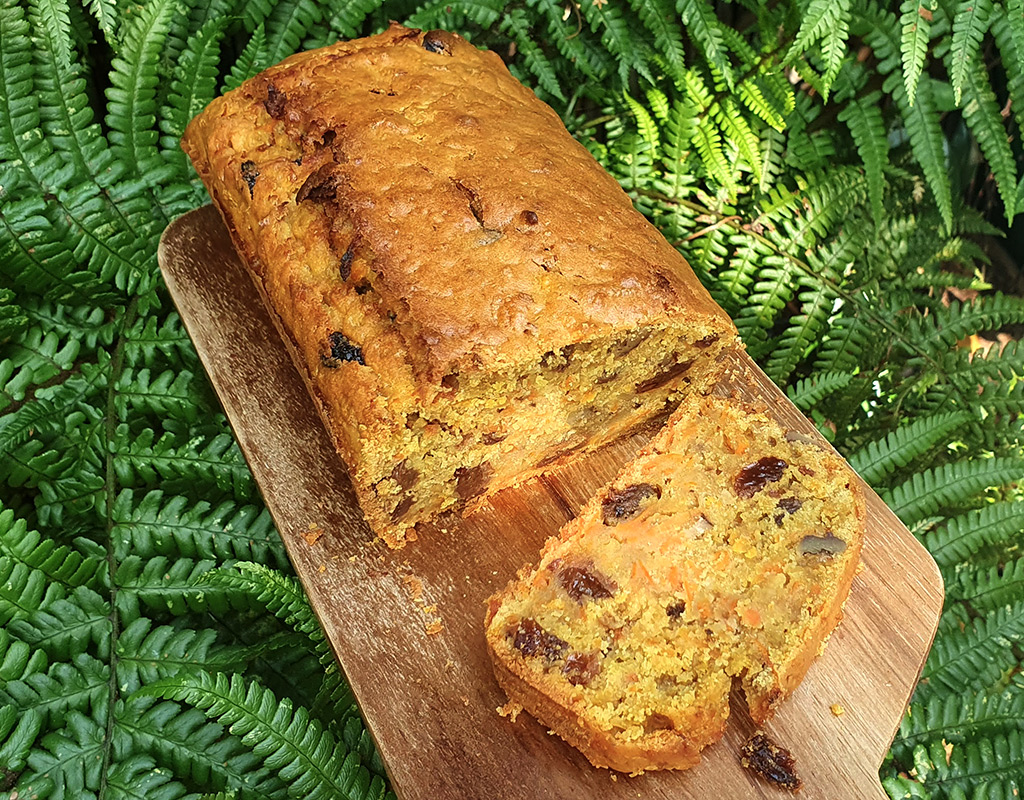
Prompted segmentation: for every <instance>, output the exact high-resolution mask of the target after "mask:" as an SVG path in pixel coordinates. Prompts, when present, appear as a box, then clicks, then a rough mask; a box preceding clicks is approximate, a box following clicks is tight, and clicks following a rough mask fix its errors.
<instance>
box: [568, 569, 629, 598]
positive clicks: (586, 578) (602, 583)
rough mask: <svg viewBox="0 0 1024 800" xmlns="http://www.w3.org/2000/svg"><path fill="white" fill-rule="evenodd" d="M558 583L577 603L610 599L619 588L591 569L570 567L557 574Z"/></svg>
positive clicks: (613, 582) (609, 579) (610, 580)
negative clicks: (585, 600)
mask: <svg viewBox="0 0 1024 800" xmlns="http://www.w3.org/2000/svg"><path fill="white" fill-rule="evenodd" d="M558 582H559V583H560V584H562V588H563V589H565V592H566V594H568V595H569V597H571V598H572V599H573V600H575V601H576V602H577V603H582V602H583V599H584V598H589V599H591V600H604V599H606V598H608V597H611V596H612V594H613V593H614V592H615V590H616V589H618V588H619V587H618V586H616V585H615V581H613V580H612V579H611V578H606V577H605V576H604V575H602V574H601V573H599V572H598V571H597V570H595V569H593V568H592V567H582V566H576V565H570V566H568V567H563V568H562V570H561V571H560V572H559V573H558Z"/></svg>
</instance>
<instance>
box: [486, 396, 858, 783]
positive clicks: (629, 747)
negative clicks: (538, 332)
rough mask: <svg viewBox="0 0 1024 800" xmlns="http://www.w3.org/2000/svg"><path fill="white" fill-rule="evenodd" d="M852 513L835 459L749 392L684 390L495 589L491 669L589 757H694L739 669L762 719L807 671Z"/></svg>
mask: <svg viewBox="0 0 1024 800" xmlns="http://www.w3.org/2000/svg"><path fill="white" fill-rule="evenodd" d="M863 527H864V498H863V494H862V491H861V489H860V485H859V482H858V480H857V478H856V476H855V475H854V473H853V472H852V470H851V469H850V468H849V467H848V466H847V465H846V463H845V462H844V461H843V460H842V459H840V458H839V457H838V456H836V455H834V454H833V453H831V452H825V451H823V450H821V449H819V448H818V447H817V446H816V445H814V444H810V443H808V442H807V441H805V440H803V438H802V437H800V436H799V435H797V434H789V435H787V433H786V431H784V430H783V429H782V428H781V427H780V426H779V425H778V424H776V423H775V422H773V421H771V420H769V419H768V418H767V417H766V416H765V415H764V414H763V413H759V412H758V411H757V410H755V409H753V408H751V407H749V406H746V405H744V404H741V403H736V402H731V401H728V400H723V399H720V398H712V397H705V398H697V397H690V398H688V399H687V400H684V401H683V403H682V405H681V406H680V407H679V409H678V410H677V411H676V412H675V413H674V414H673V416H672V418H671V419H670V421H669V423H668V425H667V426H666V428H665V429H663V430H662V432H661V433H660V434H659V435H658V436H657V437H656V438H655V439H654V440H652V442H651V443H650V444H649V445H648V447H647V448H645V449H644V451H642V452H641V454H640V455H639V456H638V457H637V458H636V459H635V460H634V461H633V462H631V463H630V464H629V465H628V466H627V467H626V468H625V470H624V471H623V472H622V473H621V474H620V475H619V476H618V477H617V478H616V479H615V480H614V481H613V482H612V483H611V484H610V485H609V486H608V487H606V488H605V489H604V490H603V491H602V492H601V493H600V494H599V495H598V496H597V497H596V498H594V499H593V500H591V502H590V503H588V505H587V506H586V507H585V508H584V509H583V511H582V512H581V513H580V515H579V516H578V517H577V518H576V519H575V520H573V521H572V522H571V523H569V524H568V525H567V526H566V527H565V528H564V529H563V531H562V532H561V533H560V534H559V535H558V536H556V537H553V538H552V539H551V540H549V541H548V543H547V544H546V545H545V548H544V551H543V553H542V556H541V560H540V564H539V565H538V567H537V568H536V569H535V570H530V571H524V572H523V573H522V574H521V575H520V576H519V578H518V579H517V580H515V581H513V582H512V583H511V584H510V585H509V587H508V588H507V589H506V590H505V591H504V592H503V593H501V594H499V595H496V596H495V597H493V598H491V600H490V601H489V606H488V613H487V643H488V648H489V650H490V653H491V657H492V659H493V661H494V665H495V672H496V675H497V677H498V680H499V682H500V683H501V685H502V687H503V688H504V689H505V690H506V692H507V693H508V695H509V697H510V698H511V699H512V700H514V701H516V702H518V703H520V704H521V705H522V706H523V707H525V708H526V710H528V711H529V712H530V713H532V714H533V715H534V716H536V717H537V718H538V719H539V720H540V721H541V722H542V723H543V724H545V725H547V726H548V727H550V728H551V729H553V730H554V731H555V732H556V733H558V734H559V735H560V736H561V737H562V738H564V739H565V740H566V741H568V742H570V743H571V744H573V745H574V746H576V747H577V748H579V749H580V750H581V751H582V752H583V753H584V754H585V755H586V756H587V757H588V758H589V759H590V760H591V762H593V763H594V764H595V765H596V766H603V767H611V768H612V769H616V770H621V771H625V772H633V771H637V770H646V769H662V768H685V767H690V766H693V765H694V764H696V763H697V762H698V761H699V754H700V751H701V750H702V749H703V748H704V747H705V746H707V745H708V744H711V743H712V742H715V741H717V740H718V739H719V738H720V737H721V736H722V734H723V732H724V730H725V725H726V719H727V717H728V713H729V692H730V689H731V687H732V684H733V682H734V681H736V682H738V683H739V684H740V685H741V686H742V688H743V690H744V692H745V695H746V701H747V704H748V706H749V709H750V713H751V716H752V717H753V718H754V720H755V722H758V723H760V722H763V721H764V720H765V719H767V718H768V717H769V716H770V715H771V714H772V713H773V711H774V710H775V708H776V707H777V706H778V704H779V703H780V702H781V701H782V699H783V698H784V697H786V696H787V695H789V694H790V693H791V692H792V691H793V690H794V689H795V688H796V687H797V685H798V684H799V683H800V681H801V680H802V679H803V676H804V674H805V673H806V672H807V669H808V668H809V666H810V664H811V662H812V661H813V660H814V658H815V657H816V656H817V654H818V652H819V650H820V649H821V648H822V647H823V645H824V642H825V640H826V638H827V636H828V635H829V633H830V632H831V631H832V629H833V628H834V627H835V625H836V624H837V623H838V621H839V619H840V617H841V615H842V606H843V603H844V602H845V599H846V596H847V594H848V593H849V590H850V585H851V582H852V580H853V577H854V574H855V572H856V569H857V565H858V563H859V555H860V549H861V542H862V538H863Z"/></svg>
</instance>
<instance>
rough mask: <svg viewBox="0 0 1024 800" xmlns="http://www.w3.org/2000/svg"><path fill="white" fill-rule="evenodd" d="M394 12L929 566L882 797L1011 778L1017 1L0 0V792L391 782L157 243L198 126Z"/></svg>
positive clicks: (1017, 769) (319, 787)
mask: <svg viewBox="0 0 1024 800" xmlns="http://www.w3.org/2000/svg"><path fill="white" fill-rule="evenodd" d="M389 19H399V20H406V21H407V22H408V23H409V24H412V25H415V26H417V27H423V28H434V27H444V28H448V29H452V30H457V31H459V32H461V33H463V34H464V35H467V36H469V37H471V38H472V40H473V41H474V42H477V43H479V44H481V45H485V46H489V47H492V48H494V49H496V50H498V51H499V52H500V53H502V54H503V55H504V56H505V57H506V59H507V61H508V63H509V66H510V68H511V69H512V70H513V72H514V73H515V74H516V75H517V76H519V77H520V78H521V79H523V80H524V81H525V82H527V83H528V84H529V85H531V86H533V87H534V88H535V89H536V91H537V92H538V94H539V95H540V96H541V97H542V98H543V99H545V100H546V101H548V102H550V103H551V104H552V105H553V106H554V107H555V108H556V110H558V112H559V113H560V114H561V115H562V117H563V119H564V120H565V123H566V125H567V127H568V128H569V129H570V130H571V131H572V132H573V133H574V134H575V135H576V136H577V137H578V138H579V139H580V141H582V142H584V143H585V144H586V146H587V147H589V148H590V149H591V151H592V152H593V153H594V155H595V156H596V157H597V158H598V159H599V160H600V161H601V162H602V163H603V164H604V165H605V166H606V167H607V168H608V169H609V170H610V171H611V172H612V173H613V174H615V175H616V176H617V177H618V179H619V180H620V181H621V183H622V185H623V186H624V187H625V188H626V189H627V191H629V192H630V194H631V195H632V197H633V198H634V200H635V202H636V204H637V205H638V207H640V208H641V209H642V210H643V211H644V212H645V213H646V214H648V216H649V217H650V218H651V219H653V220H654V221H655V223H656V224H657V225H659V227H660V228H661V229H662V230H663V231H664V232H665V235H666V236H667V237H668V238H669V240H670V241H672V242H674V243H675V244H676V245H677V246H678V247H679V248H680V249H681V250H682V251H683V252H684V254H685V255H686V256H687V257H688V258H689V259H690V261H691V263H692V264H693V265H694V267H695V269H696V270H697V271H698V273H700V275H701V277H702V279H703V280H704V281H705V283H706V284H707V285H708V286H709V287H710V288H711V290H712V291H713V293H714V294H715V296H716V298H717V299H718V300H719V302H721V303H722V305H723V306H724V307H725V308H726V309H727V310H728V311H729V312H730V313H731V314H732V315H733V317H734V318H735V319H736V321H737V324H738V325H739V327H740V328H741V330H742V332H743V335H744V337H745V339H746V341H747V343H748V345H749V348H750V350H751V352H752V353H753V354H754V356H755V357H756V358H757V359H758V360H759V362H760V363H761V364H762V366H763V367H764V368H765V369H766V371H767V372H768V373H769V374H770V375H771V376H772V377H773V378H774V379H775V380H776V381H778V382H779V383H780V384H781V385H785V386H787V387H788V391H789V394H790V396H791V397H792V398H793V400H794V401H795V402H796V403H797V404H798V405H799V406H800V407H801V408H802V409H804V410H805V411H806V412H807V413H808V414H809V415H810V416H811V418H812V419H813V420H814V421H815V422H816V423H817V424H818V426H819V427H820V428H821V430H822V431H823V432H825V433H826V435H827V436H829V438H831V439H832V440H833V441H834V442H835V444H836V446H837V447H838V448H839V449H840V450H841V451H842V452H843V453H844V454H846V455H847V457H848V458H849V459H850V460H851V462H852V463H853V465H854V466H855V467H856V468H857V469H858V470H859V471H860V472H861V474H862V475H864V477H865V478H866V479H867V480H868V481H869V482H870V483H871V484H872V485H874V486H875V487H876V488H877V490H878V491H879V493H880V494H881V495H882V496H883V497H884V498H885V499H886V500H887V502H889V503H890V505H891V506H892V507H893V508H894V509H895V510H896V511H897V513H898V514H899V515H900V516H901V518H902V519H903V520H904V521H905V522H906V523H907V525H908V526H910V528H911V529H912V530H913V531H914V532H915V533H916V535H917V536H919V537H920V539H921V540H922V541H923V542H924V543H925V545H926V546H927V547H928V548H929V549H930V550H931V552H932V553H933V555H934V556H935V558H936V560H937V561H938V563H939V565H940V567H941V568H942V571H943V573H944V576H945V578H946V585H947V591H948V598H947V604H946V609H945V611H944V615H943V618H942V622H941V624H940V629H939V634H938V636H937V639H936V643H935V647H934V649H933V652H932V654H931V656H930V658H929V660H928V664H927V666H926V667H925V671H924V675H923V680H922V682H921V684H920V686H919V687H918V690H917V692H916V694H915V696H914V701H913V703H912V705H911V707H910V710H909V712H908V715H907V717H906V719H905V720H904V723H903V726H902V728H901V730H900V733H899V735H898V736H897V739H896V742H895V743H894V746H893V749H892V752H891V754H890V756H889V757H888V758H887V760H886V762H885V764H884V765H883V767H882V773H881V774H882V778H883V782H884V785H885V786H886V789H887V790H888V792H889V794H890V795H891V796H892V797H894V798H898V797H916V798H936V799H938V798H972V799H973V800H982V798H985V799H991V800H996V799H997V798H1010V797H1016V796H1017V791H1018V786H1019V784H1020V783H1021V781H1022V780H1024V741H1022V728H1024V680H1022V679H1021V677H1020V674H1019V673H1020V666H1021V663H1022V658H1024V650H1022V641H1021V640H1022V636H1024V560H1022V559H1021V554H1020V551H1019V548H1020V543H1021V531H1022V529H1024V504H1022V503H1021V483H1020V482H1021V479H1022V476H1024V454H1022V451H1021V429H1022V426H1021V423H1022V412H1024V383H1022V382H1021V378H1022V376H1024V349H1022V348H1021V347H1020V346H1019V345H1018V344H1017V342H1016V341H1014V340H1013V338H1012V336H1011V335H1010V334H1015V333H1016V334H1019V331H1020V327H1019V326H1020V325H1021V324H1022V323H1024V303H1022V302H1021V301H1020V300H1019V299H1017V298H1014V297H1010V296H1004V295H1002V294H1000V293H999V292H998V291H995V290H993V288H992V286H990V285H989V283H988V282H987V277H988V275H989V274H990V273H989V271H988V270H989V268H988V267H987V266H986V262H987V258H986V253H987V252H993V250H992V242H993V240H994V237H998V236H1000V235H1002V233H1004V232H1005V231H1007V230H1009V231H1010V232H1011V235H1019V226H1018V228H1017V229H1011V228H1010V227H1009V226H1010V224H1011V223H1012V221H1013V220H1014V218H1015V216H1016V213H1017V211H1018V210H1024V181H1021V180H1020V179H1019V175H1020V172H1021V166H1022V153H1021V148H1020V135H1021V128H1022V123H1024V70H1022V69H1021V65H1022V63H1024V0H1005V2H996V1H995V0H922V2H918V1H917V0H903V2H901V3H900V4H899V6H898V7H895V6H893V7H888V6H886V5H883V4H880V3H878V2H875V0H779V1H778V2H770V3H768V2H762V0H737V2H734V3H729V2H719V3H717V4H712V3H710V2H709V0H581V2H580V4H579V5H575V4H572V3H569V2H565V0H511V1H509V0H427V2H426V3H425V4H423V5H420V4H418V3H417V2H408V1H407V0H386V1H385V2H383V3H382V2H381V0H326V2H324V3H322V4H316V3H314V2H312V0H256V2H249V3H242V2H238V0H213V1H212V2H209V3H200V2H192V1H191V0H146V2H142V3H137V2H129V0H87V2H85V1H84V0H83V1H82V2H73V3H70V4H69V3H65V2H58V1H57V0H25V1H23V2H12V0H2V2H0V481H2V484H0V485H2V486H3V492H2V497H3V507H2V509H0V623H2V625H3V628H2V630H0V795H3V796H4V797H9V798H13V797H20V798H25V797H51V798H65V797H66V798H76V800H77V798H90V797H102V798H120V797H137V798H159V799H160V800H164V799H166V800H174V799H175V798H182V797H190V798H191V797H196V796H198V795H201V794H203V793H216V792H227V793H229V795H231V796H235V797H239V798H257V797H269V798H285V797H309V798H333V797H345V798H364V797H374V798H376V797H380V796H382V795H384V794H385V793H386V792H387V787H386V777H385V775H384V771H383V766H382V764H381V763H380V760H379V758H378V757H377V755H376V754H375V752H374V749H373V745H372V742H371V741H370V740H369V738H368V736H367V734H366V732H365V731H364V729H363V727H362V723H361V721H360V719H359V717H358V713H357V709H356V708H355V706H354V704H353V701H352V698H351V696H350V695H349V693H348V691H347V689H346V687H345V684H344V681H343V679H342V678H341V676H339V675H338V673H337V669H336V668H335V667H334V665H333V662H332V661H331V658H330V654H329V650H328V648H327V647H326V645H325V642H324V640H323V636H322V634H321V632H320V630H319V628H318V626H317V624H316V621H315V619H314V618H313V617H312V616H311V614H310V611H309V607H308V605H307V604H306V602H305V599H304V597H303V596H302V592H301V589H300V588H299V586H298V585H297V583H296V582H295V580H294V578H292V577H291V573H290V568H289V566H288V563H287V561H286V559H285V557H284V554H283V551H282V548H281V544H280V542H279V540H278V538H277V535H276V533H275V531H274V529H273V524H272V522H271V520H270V518H269V516H268V514H267V512H266V510H265V509H264V508H263V506H262V504H261V501H260V498H259V494H258V492H257V490H256V487H255V485H254V483H253V480H252V478H251V476H250V474H249V472H248V469H247V468H246V466H245V463H244V461H243V459H242V457H241V454H240V453H239V451H238V448H237V446H236V444H235V442H234V441H233V439H232V437H231V433H230V430H229V428H228V426H227V423H226V420H225V418H224V416H223V414H222V413H221V411H220V409H219V407H218V405H217V402H216V399H215V398H214V397H213V395H212V393H211V391H210V389H209V387H208V385H207V383H206V381H205V378H204V376H203V372H202V368H201V365H200V364H199V363H198V362H197V359H196V355H195V352H194V350H193V348H192V346H191V344H190V342H189V340H188V337H187V335H186V334H185V332H184V330H183V329H182V326H181V323H180V320H179V318H178V316H177V314H176V313H175V312H174V309H173V307H172V306H171V304H170V303H169V301H168V298H167V295H166V292H165V290H164V288H163V287H162V285H161V283H160V278H159V274H158V270H157V267H156V261H155V252H156V247H157V241H158V238H159V235H160V233H161V231H162V230H163V228H164V227H165V225H166V224H167V222H168V221H169V220H171V219H173V218H174V217H175V216H177V215H178V214H180V213H182V212H184V211H186V210H188V209H190V208H193V207H195V206H197V205H199V204H201V203H203V202H205V193H204V191H203V189H202V187H201V186H200V185H199V184H198V182H197V181H196V179H195V176H194V174H193V173H192V172H191V169H190V167H189V165H188V164H187V162H186V159H185V157H184V156H183V155H182V153H181V152H180V151H179V150H178V147H177V142H178V138H179V137H180V135H181V132H182V130H183V129H184V125H185V124H186V122H187V121H188V119H189V118H190V117H191V116H192V115H193V114H194V113H196V112H198V111H199V110H200V109H201V108H202V107H203V106H204V105H205V104H206V103H207V102H208V101H209V99H211V98H212V97H213V96H214V95H215V94H216V93H218V92H220V91H221V90H223V89H227V88H231V87H233V86H236V85H238V84H239V83H240V82H241V81H242V80H243V79H245V78H246V77H248V76H250V75H252V74H254V73H255V72H257V71H258V70H259V69H261V68H263V67H266V66H269V65H270V64H273V63H275V62H277V61H278V60H280V59H281V58H283V57H284V56H286V55H288V54H289V53H291V52H293V51H295V50H298V49H302V48H307V47H313V46H317V45H321V44H324V43H327V42H330V41H334V40H335V39H337V38H339V37H351V36H356V35H361V34H365V33H369V32H372V31H375V30H379V29H381V28H382V27H383V26H384V25H386V23H387V21H388V20H389ZM1015 326H1017V327H1015ZM1000 332H1001V333H1003V334H1004V336H1003V340H1004V341H1003V342H1001V343H997V344H996V345H995V346H992V347H990V348H988V349H985V348H984V347H982V345H984V343H985V342H986V341H997V340H998V336H997V334H999V333H1000ZM894 624H898V620H894ZM223 796H228V795H223Z"/></svg>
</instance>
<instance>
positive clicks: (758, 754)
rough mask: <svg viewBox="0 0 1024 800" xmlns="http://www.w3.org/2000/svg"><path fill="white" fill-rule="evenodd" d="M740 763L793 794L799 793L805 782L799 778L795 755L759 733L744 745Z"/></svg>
mask: <svg viewBox="0 0 1024 800" xmlns="http://www.w3.org/2000/svg"><path fill="white" fill-rule="evenodd" d="M740 752H741V753H742V755H741V758H740V763H741V764H743V766H744V767H746V768H747V769H752V770H753V771H754V772H756V773H757V774H758V775H760V776H761V777H762V778H764V779H765V780H766V781H768V783H770V784H772V785H773V786H778V787H779V788H780V789H788V790H789V791H791V792H796V791H799V789H800V787H801V786H803V782H802V781H801V780H800V778H799V777H797V774H796V762H795V761H794V760H793V754H792V753H790V752H789V751H788V750H786V748H784V747H779V745H777V744H775V742H773V741H772V740H771V739H769V738H768V737H767V736H766V735H765V734H764V733H762V732H760V731H758V732H757V733H755V734H754V735H753V736H751V737H750V738H749V739H747V741H746V743H745V744H744V745H743V749H742V750H741V751H740Z"/></svg>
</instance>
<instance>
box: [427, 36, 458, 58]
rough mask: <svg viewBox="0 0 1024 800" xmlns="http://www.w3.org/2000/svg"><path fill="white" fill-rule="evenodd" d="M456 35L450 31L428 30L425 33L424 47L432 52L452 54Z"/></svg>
mask: <svg viewBox="0 0 1024 800" xmlns="http://www.w3.org/2000/svg"><path fill="white" fill-rule="evenodd" d="M453 40H454V37H453V36H452V35H451V34H450V33H448V31H427V32H426V33H425V34H423V49H424V50H427V51H429V52H431V53H438V54H440V55H445V56H450V55H451V54H452V42H453Z"/></svg>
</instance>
